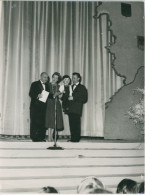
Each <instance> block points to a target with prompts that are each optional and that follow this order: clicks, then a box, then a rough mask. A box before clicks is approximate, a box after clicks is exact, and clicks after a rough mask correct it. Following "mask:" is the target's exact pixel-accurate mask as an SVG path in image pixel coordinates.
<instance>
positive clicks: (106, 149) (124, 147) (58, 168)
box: [0, 140, 144, 194]
mask: <svg viewBox="0 0 145 195" xmlns="http://www.w3.org/2000/svg"><path fill="white" fill-rule="evenodd" d="M140 144H141V143H139V142H138V143H136V142H135V141H134V142H127V141H121V140H114V141H111V140H94V141H93V140H92V141H87V140H83V141H81V142H80V143H70V142H66V141H59V142H58V145H59V146H61V147H63V148H64V150H55V151H53V150H47V149H46V148H48V147H49V146H52V145H53V143H52V142H39V143H38V142H30V141H27V142H25V141H23V142H8V141H1V143H0V184H1V189H0V192H1V193H39V192H40V190H41V188H42V187H44V186H53V187H55V188H56V189H58V190H59V192H60V193H62V194H63V193H64V194H67V193H69V194H73V193H76V188H77V186H78V184H79V183H80V181H81V180H82V179H83V178H85V177H87V176H91V175H95V176H96V177H98V178H99V179H100V180H101V181H102V182H103V184H104V185H105V187H106V188H107V189H109V190H111V191H112V192H115V190H116V186H117V184H118V183H119V182H120V181H121V180H122V179H123V178H131V179H134V180H136V181H138V182H141V181H142V180H143V174H144V150H143V143H142V145H140Z"/></svg>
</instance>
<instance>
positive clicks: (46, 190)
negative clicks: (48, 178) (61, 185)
mask: <svg viewBox="0 0 145 195" xmlns="http://www.w3.org/2000/svg"><path fill="white" fill-rule="evenodd" d="M42 190H43V192H44V193H50V194H58V191H57V190H56V189H55V188H54V187H51V186H47V187H43V188H42Z"/></svg>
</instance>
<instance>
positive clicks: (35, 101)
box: [29, 80, 53, 109]
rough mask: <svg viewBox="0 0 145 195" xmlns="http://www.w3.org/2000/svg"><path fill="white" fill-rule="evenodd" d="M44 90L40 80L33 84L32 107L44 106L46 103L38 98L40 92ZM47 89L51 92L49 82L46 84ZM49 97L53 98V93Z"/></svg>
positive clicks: (31, 93)
mask: <svg viewBox="0 0 145 195" xmlns="http://www.w3.org/2000/svg"><path fill="white" fill-rule="evenodd" d="M43 90H44V89H43V86H42V84H41V81H40V80H39V81H35V82H33V83H32V84H31V87H30V91H29V96H30V97H31V103H30V109H32V108H34V107H40V106H44V104H45V103H44V102H41V101H39V100H38V94H40V93H42V91H43ZM45 90H46V91H48V92H49V87H48V85H47V84H46V85H45ZM48 98H53V94H49V96H48Z"/></svg>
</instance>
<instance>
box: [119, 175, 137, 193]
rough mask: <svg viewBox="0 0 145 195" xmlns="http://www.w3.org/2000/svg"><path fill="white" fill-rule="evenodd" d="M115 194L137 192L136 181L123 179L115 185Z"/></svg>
mask: <svg viewBox="0 0 145 195" xmlns="http://www.w3.org/2000/svg"><path fill="white" fill-rule="evenodd" d="M116 193H117V194H137V193H138V186H137V182H136V181H134V180H132V179H123V180H122V181H121V182H120V183H119V184H118V186H117V191H116Z"/></svg>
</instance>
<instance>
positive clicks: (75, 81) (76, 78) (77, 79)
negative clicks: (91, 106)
mask: <svg viewBox="0 0 145 195" xmlns="http://www.w3.org/2000/svg"><path fill="white" fill-rule="evenodd" d="M79 80H80V79H79V78H78V76H77V75H73V76H72V81H73V83H74V84H76V83H78V82H79Z"/></svg>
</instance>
